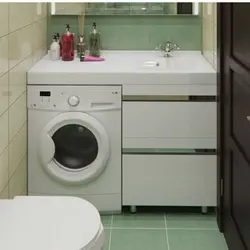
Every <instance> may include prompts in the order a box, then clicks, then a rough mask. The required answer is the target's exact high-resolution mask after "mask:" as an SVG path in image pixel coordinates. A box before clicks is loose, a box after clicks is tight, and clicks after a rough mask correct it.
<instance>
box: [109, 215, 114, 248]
mask: <svg viewBox="0 0 250 250" xmlns="http://www.w3.org/2000/svg"><path fill="white" fill-rule="evenodd" d="M113 220H114V214H112V217H111V222H110V234H109V250H111V240H112V229H113Z"/></svg>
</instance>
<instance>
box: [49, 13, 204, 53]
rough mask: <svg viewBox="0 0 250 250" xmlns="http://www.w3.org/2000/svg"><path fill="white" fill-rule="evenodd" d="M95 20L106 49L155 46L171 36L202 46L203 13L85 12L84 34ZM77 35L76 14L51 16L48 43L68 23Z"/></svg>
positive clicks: (188, 47) (186, 46)
mask: <svg viewBox="0 0 250 250" xmlns="http://www.w3.org/2000/svg"><path fill="white" fill-rule="evenodd" d="M93 22H96V23H97V27H98V29H99V31H100V33H101V45H102V49H105V50H153V49H154V48H155V47H156V44H159V43H162V42H163V41H167V40H171V41H173V42H175V43H177V44H178V45H179V46H180V48H181V49H182V50H201V48H202V20H201V17H200V16H86V17H85V37H87V34H88V33H89V32H90V31H91V26H92V23H93ZM67 23H69V24H70V25H71V30H72V32H74V33H75V34H76V35H77V36H78V17H77V16H50V17H49V20H48V45H50V43H51V38H52V34H53V33H54V32H59V33H60V34H61V33H63V32H64V27H65V24H67Z"/></svg>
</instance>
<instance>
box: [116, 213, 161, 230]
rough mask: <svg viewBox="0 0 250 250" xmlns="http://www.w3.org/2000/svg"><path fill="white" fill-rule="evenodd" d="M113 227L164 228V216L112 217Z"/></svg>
mask: <svg viewBox="0 0 250 250" xmlns="http://www.w3.org/2000/svg"><path fill="white" fill-rule="evenodd" d="M113 227H119V228H120V227H121V228H124V227H125V228H165V220H164V214H156V215H154V214H153V215H152V214H130V213H128V214H122V215H114V218H113Z"/></svg>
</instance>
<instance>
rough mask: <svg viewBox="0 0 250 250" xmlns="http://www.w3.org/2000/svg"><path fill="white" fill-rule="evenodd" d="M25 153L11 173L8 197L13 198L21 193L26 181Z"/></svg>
mask: <svg viewBox="0 0 250 250" xmlns="http://www.w3.org/2000/svg"><path fill="white" fill-rule="evenodd" d="M26 176H27V155H26V156H25V157H24V158H23V159H22V161H21V163H20V165H19V166H18V168H17V170H16V171H15V173H14V174H13V176H12V177H11V179H10V182H9V197H10V199H12V198H14V197H15V196H17V195H22V194H23V192H24V190H25V188H26V186H27V183H26V178H27V177H26Z"/></svg>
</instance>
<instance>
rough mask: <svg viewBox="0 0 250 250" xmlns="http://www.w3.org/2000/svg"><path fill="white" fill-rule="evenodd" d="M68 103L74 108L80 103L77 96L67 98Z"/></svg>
mask: <svg viewBox="0 0 250 250" xmlns="http://www.w3.org/2000/svg"><path fill="white" fill-rule="evenodd" d="M68 103H69V105H70V106H72V107H75V106H77V105H78V104H79V103H80V99H79V97H78V96H75V95H72V96H70V97H69V99H68Z"/></svg>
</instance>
